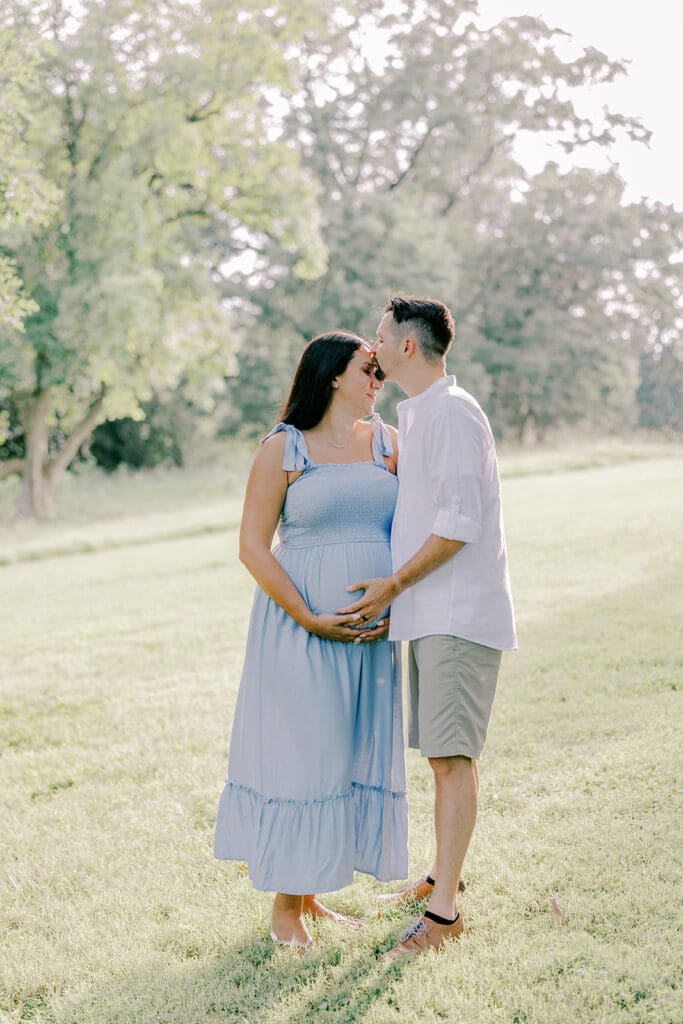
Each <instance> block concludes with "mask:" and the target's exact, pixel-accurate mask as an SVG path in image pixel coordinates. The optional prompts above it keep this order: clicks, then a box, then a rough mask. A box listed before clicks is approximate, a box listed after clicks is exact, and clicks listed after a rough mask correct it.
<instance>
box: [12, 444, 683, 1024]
mask: <svg viewBox="0 0 683 1024" xmlns="http://www.w3.org/2000/svg"><path fill="white" fill-rule="evenodd" d="M584 455H585V457H584V456H580V457H576V458H574V459H572V458H571V457H566V456H565V457H564V461H562V460H560V461H559V462H558V461H557V460H555V459H552V458H549V457H548V456H547V455H543V456H540V455H539V456H538V458H537V459H536V460H535V459H534V457H533V456H525V457H524V459H523V460H521V461H520V460H517V462H515V461H514V460H513V459H512V458H511V459H510V460H509V461H508V462H507V463H506V461H505V459H504V460H503V468H504V470H506V468H507V470H508V472H506V479H505V485H504V494H505V503H506V520H507V533H508V544H509V548H510V555H511V570H512V578H513V587H514V591H515V598H516V604H517V611H518V620H519V632H520V651H519V652H518V653H516V654H514V655H508V656H506V658H505V659H504V663H503V664H504V667H503V674H502V678H501V684H500V688H499V695H498V698H497V702H496V707H495V709H494V718H493V722H492V726H491V730H490V734H489V742H488V745H487V749H486V752H485V756H484V759H483V761H482V765H481V776H482V794H481V815H480V822H479V826H478V829H477V832H476V835H475V839H474V841H473V844H472V847H471V849H470V854H469V858H468V862H467V864H466V871H465V877H466V879H467V883H468V892H467V894H466V895H465V897H464V899H463V903H462V907H463V912H464V916H465V920H466V923H467V926H468V933H467V935H466V937H465V938H464V939H463V940H462V941H461V942H460V943H459V944H458V945H456V946H453V947H451V948H449V949H448V950H447V951H445V952H443V953H441V954H439V955H429V956H428V957H424V958H421V959H419V960H417V961H413V962H411V963H408V964H400V965H395V966H392V967H387V966H385V965H384V963H383V962H382V960H381V959H380V954H381V951H383V950H384V949H387V948H388V947H389V946H391V945H393V942H394V937H395V934H396V932H397V931H398V930H400V929H401V928H402V927H403V926H404V925H405V923H406V922H407V921H408V920H409V919H410V915H409V914H406V913H403V912H394V913H393V914H391V915H388V916H385V917H383V918H377V917H370V920H369V923H368V926H367V927H366V928H365V929H364V930H363V931H362V932H361V933H360V934H357V933H355V932H354V933H352V934H349V933H348V932H346V931H344V930H338V929H335V928H334V927H333V926H329V925H328V926H325V927H321V928H319V929H315V931H316V935H317V940H318V941H317V943H316V947H315V949H314V950H313V951H312V952H310V953H307V954H305V955H304V956H297V955H296V954H293V953H291V952H290V951H288V950H277V951H274V950H273V949H272V948H271V946H270V945H269V942H268V941H267V939H266V935H267V922H268V916H269V906H270V898H269V896H268V895H265V894H255V893H253V891H252V889H251V887H250V884H249V881H248V878H247V877H246V874H245V872H244V869H243V867H242V866H241V865H236V864H225V863H218V862H215V861H214V860H213V857H212V838H213V824H214V814H215V809H216V804H217V800H218V797H219V794H220V791H221V788H222V784H223V779H224V774H225V767H226V761H227V745H228V737H229V728H230V719H231V713H232V707H233V702H234V699H235V694H236V688H237V683H238V677H239V670H240V663H241V658H242V652H243V645H244V636H245V629H246V623H247V618H248V614H249V605H250V599H251V592H252V586H251V582H250V578H249V576H248V574H247V573H246V571H245V570H244V569H243V568H242V567H241V566H240V565H239V563H238V562H237V560H236V539H237V534H236V526H237V520H238V517H239V494H238V492H237V491H235V489H234V488H232V489H231V488H229V487H225V488H220V487H215V486H212V487H211V488H210V487H208V486H207V487H202V486H200V485H201V484H202V481H201V480H200V481H199V484H198V485H197V486H196V487H189V488H188V487H186V488H182V487H178V488H176V490H175V491H174V492H173V494H172V495H171V496H170V497H169V492H168V489H166V490H163V495H164V500H163V502H162V504H161V510H160V511H158V512H155V511H153V510H154V508H155V502H154V498H153V492H154V489H153V487H152V488H151V489H149V491H148V492H146V493H145V497H144V501H143V502H142V504H141V506H140V508H139V509H138V510H137V512H136V513H135V514H133V513H131V512H128V513H127V514H126V515H124V514H123V511H124V509H123V507H121V506H120V504H119V506H116V503H115V502H114V504H113V505H112V511H115V512H117V514H116V515H112V516H110V518H107V517H106V516H105V515H104V514H103V513H102V510H101V509H100V508H99V507H98V510H97V516H98V518H96V519H92V518H91V520H88V517H87V515H83V516H81V517H79V518H80V520H81V521H80V522H79V523H78V524H77V525H73V523H72V524H71V525H70V524H69V522H68V521H66V520H65V521H62V522H60V523H57V524H55V525H52V526H48V527H22V528H21V529H18V528H12V527H10V526H7V527H4V528H3V529H2V531H1V532H0V563H2V564H0V587H1V592H2V595H3V601H2V604H1V610H0V616H1V618H0V630H1V634H0V635H1V636H2V644H1V645H0V723H1V724H0V792H1V799H2V829H1V836H0V900H1V903H0V1019H2V1020H3V1021H4V1020H7V1021H12V1022H18V1021H37V1022H54V1024H104V1022H121V1024H153V1022H164V1024H195V1022H196V1024H204V1022H209V1021H211V1022H214V1021H226V1022H235V1024H237V1022H244V1024H246V1022H249V1024H256V1022H258V1024H309V1022H315V1024H318V1022H320V1024H333V1022H334V1024H341V1022H347V1021H364V1022H368V1024H375V1022H377V1024H379V1022H382V1024H384V1022H393V1021H396V1022H404V1021H410V1022H419V1024H423V1022H424V1024H427V1022H437V1021H454V1022H455V1021H458V1022H460V1021H462V1022H464V1024H498V1022H501V1024H502V1022H505V1024H522V1022H524V1024H526V1022H528V1024H565V1022H566V1024H570V1022H571V1024H583V1022H585V1024H594V1022H595V1024H603V1022H604V1024H674V1022H676V1024H680V1021H681V1020H682V1019H683V1005H682V1001H681V997H680V990H679V988H678V986H679V984H680V969H679V966H678V963H679V961H680V950H681V942H680V933H679V931H678V929H679V928H680V923H679V922H680V914H679V905H680V900H679V899H677V896H676V894H677V891H678V892H679V893H680V881H681V879H680V867H679V860H680V845H681V836H680V829H677V822H678V821H680V817H678V816H677V806H676V802H677V799H678V795H677V788H680V786H679V783H678V780H677V776H678V773H679V765H680V739H679V740H678V742H677V741H676V735H675V729H676V724H677V721H678V722H680V711H679V703H680V697H679V693H678V692H677V691H680V689H681V681H682V678H683V672H682V664H683V643H682V639H683V637H682V633H683V629H682V625H681V624H682V623H683V587H682V581H683V455H681V452H680V450H678V452H677V451H676V450H675V449H672V450H670V451H669V452H668V453H667V452H666V451H665V450H663V451H661V452H655V453H650V457H648V458H642V457H640V456H638V454H637V453H635V454H633V457H625V456H624V457H617V456H616V455H615V456H614V457H613V458H610V456H609V453H607V455H606V454H605V452H604V451H603V452H602V453H600V452H598V453H597V454H595V453H594V457H591V456H590V454H588V455H586V454H585V453H584ZM622 455H623V452H622ZM572 466H574V467H576V468H571V467H572ZM580 467H586V468H580ZM195 482H196V480H195ZM204 483H205V481H204ZM126 486H128V487H129V491H130V494H129V497H130V500H131V502H132V501H134V498H133V497H132V496H133V495H134V493H135V486H136V485H135V484H134V483H133V484H131V483H128V484H127V485H126ZM145 486H147V485H146V484H142V483H141V484H140V487H143V488H144V487H145ZM160 487H162V485H161V484H160ZM163 487H166V484H163ZM160 493H161V491H160ZM128 507H132V506H131V505H130V504H128ZM157 507H159V506H157ZM72 518H73V517H72ZM677 716H678V718H677ZM408 771H409V786H410V797H411V812H412V818H411V859H412V866H413V870H414V871H415V872H420V871H424V870H425V869H426V868H427V867H428V863H429V858H430V854H431V799H432V795H431V794H432V787H431V782H430V771H429V768H428V766H426V765H425V763H423V762H422V761H421V760H420V759H419V757H417V756H415V755H414V754H413V753H412V752H411V753H410V755H409V758H408ZM378 888H379V887H378V886H377V884H376V883H374V881H372V880H371V879H368V878H366V877H365V876H360V875H359V876H357V881H356V883H355V885H354V886H352V887H351V888H350V889H348V890H345V891H344V892H343V893H339V894H335V895H334V896H332V897H331V898H330V902H331V903H332V904H333V905H334V906H336V907H339V908H341V909H347V910H349V911H352V912H355V913H361V914H362V913H366V914H367V913H370V903H369V900H368V897H369V895H370V894H371V893H372V892H373V891H377V889H378ZM555 893H557V894H558V895H557V898H558V900H559V904H560V906H561V908H562V910H563V911H564V913H565V914H566V916H567V921H566V923H565V924H564V925H562V924H560V923H559V921H558V919H557V917H556V915H555V914H554V913H553V910H552V906H551V899H552V897H553V894H555Z"/></svg>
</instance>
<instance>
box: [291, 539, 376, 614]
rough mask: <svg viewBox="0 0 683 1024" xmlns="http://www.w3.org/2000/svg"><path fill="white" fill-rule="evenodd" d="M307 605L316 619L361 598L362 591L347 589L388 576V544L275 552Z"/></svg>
mask: <svg viewBox="0 0 683 1024" xmlns="http://www.w3.org/2000/svg"><path fill="white" fill-rule="evenodd" d="M275 555H276V557H277V558H278V560H279V561H280V563H281V564H282V567H283V568H284V569H285V570H286V572H287V573H288V574H289V576H290V577H291V578H292V580H293V582H294V584H295V586H296V587H297V589H298V590H299V592H300V593H301V594H302V596H303V598H304V600H305V601H306V604H307V605H308V607H309V608H310V609H311V611H314V612H315V613H316V614H317V615H322V614H326V613H331V614H334V613H335V612H336V611H337V609H338V608H343V607H344V606H345V605H348V604H352V603H353V602H354V601H357V600H358V599H359V598H360V597H362V593H363V592H362V591H360V590H358V591H355V592H349V591H348V590H347V589H346V588H347V587H348V586H349V585H350V584H351V583H357V582H358V581H359V580H367V579H372V578H373V577H376V576H390V575H391V572H392V565H391V551H390V548H389V545H388V544H367V543H362V544H356V545H353V544H348V545H347V544H330V545H326V546H325V547H314V548H295V549H291V548H280V549H277V550H276V552H275Z"/></svg>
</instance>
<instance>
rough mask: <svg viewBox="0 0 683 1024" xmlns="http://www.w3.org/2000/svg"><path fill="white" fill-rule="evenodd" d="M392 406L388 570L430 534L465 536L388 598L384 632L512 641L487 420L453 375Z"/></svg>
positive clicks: (492, 643)
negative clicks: (395, 486) (394, 477)
mask: <svg viewBox="0 0 683 1024" xmlns="http://www.w3.org/2000/svg"><path fill="white" fill-rule="evenodd" d="M397 411H398V479H399V492H398V502H397V504H396V512H395V514H394V522H393V526H392V531H391V553H392V562H393V567H394V572H396V571H397V570H398V569H400V568H401V567H402V566H403V565H405V563H406V562H407V561H409V559H411V558H412V557H413V555H414V554H415V553H416V552H417V551H418V550H419V549H420V548H421V547H422V545H423V544H424V542H425V541H426V540H427V538H428V537H429V536H430V534H433V533H434V534H436V535H437V536H439V537H447V538H449V539H450V540H461V541H464V542H465V546H464V547H463V548H461V549H460V550H459V551H458V552H457V554H455V555H454V556H453V558H450V559H449V560H448V561H447V562H445V563H444V564H443V565H441V566H439V568H438V569H435V570H434V571H433V572H431V573H430V574H429V575H428V576H425V577H424V579H422V580H420V581H419V582H417V583H415V584H413V586H412V587H408V589H407V590H404V591H403V593H402V594H399V596H398V597H397V598H396V599H395V600H394V602H393V604H392V606H391V620H390V627H389V638H390V639H391V640H416V639H418V638H419V637H423V636H433V635H435V634H438V633H445V634H448V635H450V636H458V637H462V638H463V639H464V640H471V641H473V642H474V643H477V644H483V645H484V646H486V647H494V648H496V649H497V650H502V651H508V650H513V649H514V648H516V646H517V639H516V636H515V620H514V612H513V608H512V596H511V593H510V580H509V576H508V566H507V553H506V550H505V535H504V532H503V514H502V506H501V496H500V478H499V475H498V462H497V460H496V447H495V442H494V439H493V434H492V433H491V428H490V426H489V421H488V419H487V418H486V415H485V413H484V412H483V410H482V409H481V407H480V405H479V404H478V402H477V401H476V400H475V399H474V398H473V397H472V395H470V394H468V392H467V391H464V390H463V388H460V387H458V385H457V384H456V380H455V377H454V376H449V377H443V378H441V379H439V380H437V381H436V382H435V383H434V384H432V385H431V387H429V388H427V390H426V391H423V392H422V393H421V394H419V395H415V396H414V397H413V398H408V399H406V400H405V401H404V402H400V403H399V405H398V408H397Z"/></svg>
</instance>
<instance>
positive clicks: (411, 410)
mask: <svg viewBox="0 0 683 1024" xmlns="http://www.w3.org/2000/svg"><path fill="white" fill-rule="evenodd" d="M453 335H454V325H453V318H452V316H451V314H450V311H449V310H448V308H447V307H446V306H444V305H443V303H441V302H437V301H435V300H433V299H421V298H413V297H406V296H395V297H394V298H392V299H391V300H390V301H389V302H388V304H387V306H386V309H385V311H384V315H383V317H382V319H381V321H380V324H379V327H378V330H377V346H376V349H375V352H376V357H377V361H378V363H379V366H380V369H381V370H382V371H383V373H384V375H385V376H386V377H387V378H388V379H389V380H393V381H395V382H396V383H397V384H398V385H399V387H400V388H401V389H402V390H403V391H404V392H405V394H406V395H407V396H408V397H407V399H406V400H405V401H403V402H400V403H399V405H398V451H399V461H398V476H399V481H400V487H399V497H398V503H397V506H396V513H395V516H394V523H393V529H392V535H391V547H392V560H393V566H394V574H393V576H391V577H388V578H386V579H372V580H363V581H361V582H355V583H352V584H351V586H350V587H349V590H359V589H363V590H364V594H363V597H362V598H361V599H360V600H358V601H356V602H355V603H354V604H352V605H349V606H348V607H347V608H346V609H342V611H343V612H344V613H346V612H355V613H357V614H358V618H359V621H361V622H362V621H367V622H369V621H371V620H372V619H374V618H375V616H377V615H379V614H380V613H381V612H383V611H384V609H385V608H386V607H387V606H388V605H389V604H391V627H390V634H389V636H390V639H392V640H408V641H410V644H409V653H408V659H409V670H410V709H409V744H410V746H412V747H417V748H419V750H420V751H421V753H422V755H423V756H424V757H427V758H428V759H429V763H430V765H431V767H432V769H433V771H434V780H435V809H434V821H435V832H436V857H435V859H434V862H433V864H432V866H431V868H430V872H429V874H428V875H426V877H425V878H423V879H420V880H419V881H418V882H416V883H415V884H414V885H412V886H409V887H408V888H407V889H405V890H404V891H403V892H400V893H396V894H393V895H392V896H390V897H388V898H385V899H388V900H390V901H393V902H395V903H402V902H407V901H408V900H410V899H415V898H418V899H419V898H422V897H425V896H429V897H430V898H429V905H428V907H427V909H426V911H425V913H424V914H423V916H422V917H421V918H419V919H418V920H417V921H416V922H415V923H414V925H413V926H412V927H411V928H410V929H408V931H407V932H406V933H405V935H404V936H402V938H401V941H400V942H399V943H398V945H397V946H396V947H395V949H393V950H391V952H390V953H389V954H388V956H389V957H390V958H392V959H398V958H401V957H404V956H409V955H411V954H415V953H421V952H424V951H425V950H427V949H430V948H437V949H438V948H439V947H440V946H442V945H443V943H444V942H445V941H446V940H448V939H457V938H458V937H459V936H460V935H461V934H462V931H463V921H462V917H461V916H460V914H459V912H458V907H457V892H458V883H459V880H460V873H461V870H462V866H463V862H464V860H465V854H466V853H467V848H468V846H469V842H470V838H471V836H472V832H473V830H474V826H475V822H476V816H477V795H478V775H477V759H478V758H479V756H480V754H481V751H482V747H483V745H484V741H485V738H486V731H487V727H488V722H489V717H490V714H491V706H492V704H493V698H494V694H495V690H496V683H497V680H498V670H499V667H500V660H501V652H502V651H504V650H512V649H514V648H515V647H516V638H515V626H514V614H513V609H512V599H511V595H510V583H509V578H508V569H507V556H506V551H505V538H504V533H503V519H502V510H501V497H500V480H499V476H498V465H497V461H496V450H495V444H494V440H493V435H492V433H491V428H490V426H489V423H488V420H487V418H486V416H485V414H484V412H483V411H482V409H481V408H480V406H479V405H478V403H477V402H476V401H475V399H474V398H473V397H472V396H471V395H470V394H468V393H467V391H464V390H463V389H462V388H460V387H458V385H457V384H456V380H455V377H453V376H448V375H447V374H446V353H447V352H448V350H449V348H450V346H451V343H452V341H453Z"/></svg>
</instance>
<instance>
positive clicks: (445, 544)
mask: <svg viewBox="0 0 683 1024" xmlns="http://www.w3.org/2000/svg"><path fill="white" fill-rule="evenodd" d="M464 546H465V541H462V540H449V539H448V538H447V537H439V536H437V535H436V534H435V533H432V534H430V535H429V537H427V540H426V541H425V542H424V544H423V545H422V547H421V548H420V549H419V551H416V552H415V554H414V555H413V557H412V558H410V559H409V560H408V561H407V562H406V563H405V565H402V566H401V568H400V569H398V570H397V571H396V572H395V573H394V574H393V576H386V577H381V578H376V579H371V580H360V581H359V582H358V583H352V584H351V586H350V587H348V590H349V591H353V590H363V591H365V593H364V594H363V596H362V597H361V598H360V599H359V600H358V601H354V603H353V604H350V605H347V606H346V608H341V609H339V610H338V611H337V615H354V614H355V615H357V617H358V619H359V620H362V619H365V620H366V621H368V622H370V621H371V620H372V619H374V618H376V617H377V616H378V615H380V614H381V613H382V612H383V611H384V610H385V609H386V608H387V607H388V605H390V604H391V602H392V601H394V600H395V599H396V598H397V597H398V595H399V594H401V593H403V591H404V590H407V589H408V587H412V586H413V584H414V583H417V582H418V580H422V579H424V577H425V576H428V575H429V574H430V573H431V572H434V570H435V569H438V568H439V566H440V565H443V564H444V562H447V561H448V560H449V559H451V558H453V556H454V555H456V554H457V553H458V551H460V548H462V547H464Z"/></svg>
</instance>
